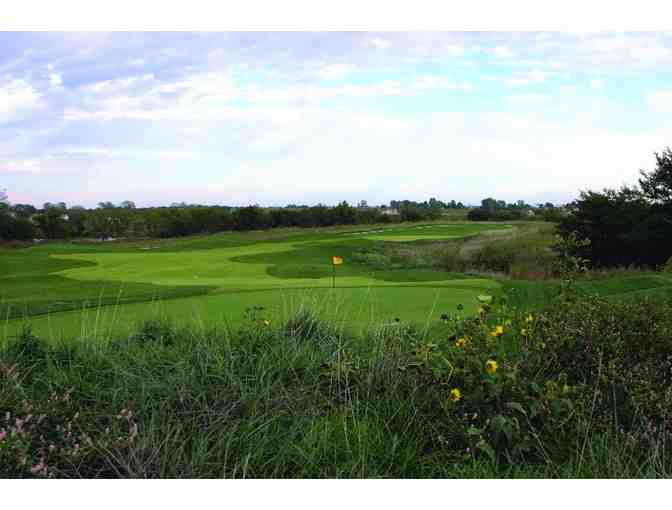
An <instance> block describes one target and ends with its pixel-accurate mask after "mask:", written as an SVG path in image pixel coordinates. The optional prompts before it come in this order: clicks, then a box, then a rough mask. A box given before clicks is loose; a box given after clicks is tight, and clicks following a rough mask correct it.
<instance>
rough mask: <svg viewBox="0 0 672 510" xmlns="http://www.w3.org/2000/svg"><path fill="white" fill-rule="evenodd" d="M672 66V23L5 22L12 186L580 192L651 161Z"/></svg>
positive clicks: (157, 195) (1, 105)
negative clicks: (91, 26)
mask: <svg viewBox="0 0 672 510" xmlns="http://www.w3.org/2000/svg"><path fill="white" fill-rule="evenodd" d="M671 62H672V33H670V32H646V33H635V32H617V33H608V32H600V33H559V32H525V33H521V32H482V33H478V32H476V33H475V32H403V33H395V32H321V33H320V32H298V33H297V32H289V33H273V32H221V33H141V32H133V33H125V34H120V33H100V32H93V33H17V32H4V33H1V34H0V126H2V129H3V135H2V137H0V188H6V189H7V192H8V194H9V199H10V201H11V202H13V203H31V204H35V205H39V204H42V203H44V202H61V201H62V202H66V203H68V204H69V205H82V206H85V207H95V205H96V204H97V203H98V202H99V201H111V202H114V203H119V202H121V201H123V200H131V201H133V202H135V203H136V204H137V205H138V207H154V206H166V205H167V204H170V203H173V202H187V203H200V204H204V205H208V204H224V203H226V204H230V205H232V206H244V205H248V204H253V203H258V204H260V205H263V206H265V207H277V206H283V205H285V204H288V203H309V204H317V203H325V204H329V205H330V204H335V203H337V202H340V201H342V200H346V201H348V202H349V203H351V204H356V203H357V202H358V201H360V200H367V201H368V202H369V203H372V204H383V203H389V202H390V200H398V199H399V198H400V197H403V199H408V200H415V201H423V200H427V199H428V198H429V197H432V196H433V197H436V198H437V199H439V200H442V201H449V200H455V201H461V202H463V203H465V204H466V203H470V204H474V203H479V202H480V200H481V199H482V198H483V197H488V196H492V197H495V198H497V199H501V200H506V201H507V202H512V201H515V200H519V199H521V200H525V201H526V202H528V203H530V204H536V203H539V202H542V203H543V202H553V203H555V204H561V203H568V202H571V201H572V200H573V199H574V198H576V197H577V196H578V194H579V191H582V190H587V189H593V190H601V189H603V188H606V187H611V188H615V187H619V186H621V185H624V184H625V185H632V184H634V183H636V182H637V178H638V177H639V170H640V169H645V170H646V169H650V168H652V167H653V166H654V163H655V161H654V157H653V153H654V152H656V151H661V150H662V149H663V148H664V147H666V146H667V145H669V140H672V128H671V127H670V126H669V123H666V118H665V116H666V115H669V113H670V112H672V87H670V86H669V83H672V79H671V78H672V76H671V74H672V71H671V70H672V67H668V68H667V69H670V70H664V69H662V68H661V66H662V65H664V64H669V63H671ZM661 69H662V70H661ZM100 190H106V191H105V192H101V191H100Z"/></svg>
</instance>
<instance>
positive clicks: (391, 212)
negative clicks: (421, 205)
mask: <svg viewBox="0 0 672 510" xmlns="http://www.w3.org/2000/svg"><path fill="white" fill-rule="evenodd" d="M381 212H382V213H383V214H384V215H386V216H399V209H395V208H393V207H383V208H382V210H381Z"/></svg>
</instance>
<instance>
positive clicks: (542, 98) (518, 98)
mask: <svg viewBox="0 0 672 510" xmlns="http://www.w3.org/2000/svg"><path fill="white" fill-rule="evenodd" d="M548 99H549V97H548V96H547V95H545V94H534V93H531V94H515V95H512V96H509V97H507V100H508V101H510V102H513V103H520V104H530V103H533V104H534V103H543V102H546V101H548Z"/></svg>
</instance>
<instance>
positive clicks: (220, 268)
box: [0, 223, 510, 338]
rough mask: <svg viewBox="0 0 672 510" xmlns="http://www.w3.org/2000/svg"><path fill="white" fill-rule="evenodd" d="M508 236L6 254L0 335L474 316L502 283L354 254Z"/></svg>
mask: <svg viewBox="0 0 672 510" xmlns="http://www.w3.org/2000/svg"><path fill="white" fill-rule="evenodd" d="M503 228H510V226H508V225H488V224H477V225H474V224H464V223H452V224H430V225H408V226H407V225H404V226H394V227H379V228H371V229H369V230H363V229H361V228H359V229H353V228H352V227H351V228H350V229H349V230H348V229H343V228H341V229H331V231H326V230H325V231H319V230H318V229H313V230H305V231H299V230H297V229H293V230H287V231H285V232H284V235H283V232H268V233H266V234H264V233H260V232H252V233H234V234H218V235H213V236H207V237H205V236H201V237H194V238H185V239H178V240H171V241H170V242H166V241H161V242H158V241H147V242H134V243H131V242H129V243H114V244H105V243H98V244H89V245H77V244H69V245H62V244H61V245H47V246H38V247H34V248H29V249H26V250H21V252H20V253H19V252H17V251H16V250H15V251H13V252H3V254H2V255H1V256H2V257H5V255H7V258H6V259H4V261H3V264H2V266H0V267H2V269H3V273H2V274H1V278H2V281H3V282H7V285H4V286H3V291H2V296H1V297H2V302H3V303H5V315H6V316H5V320H4V323H3V326H2V328H1V329H0V334H2V336H3V337H5V338H6V337H9V336H12V335H14V334H16V332H17V330H18V329H19V328H21V327H22V326H23V324H24V323H26V322H29V323H30V324H31V326H32V327H33V330H34V331H35V333H37V334H39V335H41V336H44V337H47V338H60V337H72V336H76V337H87V338H111V337H113V336H115V335H123V334H127V333H128V332H130V331H131V330H132V329H133V328H134V327H136V326H137V323H138V322H140V321H142V320H144V319H147V318H151V317H155V316H157V315H160V316H166V317H169V318H171V319H173V320H174V321H175V322H178V323H183V324H190V323H194V321H195V322H196V323H197V324H202V325H203V326H204V327H205V326H211V325H214V324H226V325H229V326H236V325H240V324H242V323H243V322H244V321H245V320H246V317H245V311H246V309H247V308H249V307H263V309H264V311H263V315H264V318H266V319H268V320H270V321H273V322H274V323H277V322H278V321H282V320H284V319H286V318H287V317H288V316H289V315H291V314H292V313H294V312H295V311H296V310H298V309H300V308H302V307H303V308H310V309H312V310H315V311H317V312H318V313H320V314H321V315H323V316H325V317H329V318H331V319H333V320H336V321H337V322H340V323H341V325H342V327H347V328H362V327H370V326H373V325H376V324H379V323H385V322H389V321H393V320H395V319H399V320H400V321H405V322H415V323H419V324H422V323H428V322H430V321H431V320H432V319H435V318H437V317H438V316H440V314H441V313H444V312H453V311H454V310H455V308H456V306H457V305H458V304H462V305H464V306H465V313H470V312H473V310H474V307H475V302H476V299H475V298H476V296H477V295H478V294H480V293H483V292H485V291H492V290H494V289H497V288H499V284H498V283H497V282H495V281H494V280H490V279H483V278H473V277H467V276H465V275H459V274H451V273H446V272H442V271H435V270H402V269H399V270H393V269H385V270H380V269H379V270H375V269H373V268H372V267H370V266H367V265H365V264H362V263H358V262H356V259H357V257H356V254H357V253H359V252H362V251H366V250H367V249H370V248H371V247H372V246H374V244H375V243H380V242H405V243H409V245H411V244H412V243H413V242H422V241H425V240H433V239H436V240H441V239H444V240H447V239H455V238H459V237H465V236H469V235H473V234H477V233H479V232H482V231H486V230H493V229H503ZM333 255H338V256H341V257H343V258H344V259H345V264H343V265H342V266H339V267H338V268H337V269H336V289H332V288H331V287H332V284H333V280H332V275H333V273H332V272H333V268H332V266H331V264H330V261H331V257H332V256H333ZM10 257H14V259H13V262H12V261H11V260H10ZM22 310H23V311H24V313H23V314H21V313H18V314H17V311H18V312H21V311H22ZM16 315H18V317H17V318H13V317H16Z"/></svg>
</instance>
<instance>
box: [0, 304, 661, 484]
mask: <svg viewBox="0 0 672 510" xmlns="http://www.w3.org/2000/svg"><path fill="white" fill-rule="evenodd" d="M582 310H583V305H582V304H581V303H578V304H577V306H576V309H575V315H576V317H574V320H575V321H578V323H580V322H581V315H580V314H581V311H582ZM645 310H646V307H644V308H641V307H640V308H634V309H632V310H629V311H628V309H625V308H618V309H616V308H615V309H614V310H613V311H612V312H609V310H608V309H602V311H603V312H608V313H605V315H604V317H603V322H601V323H600V324H601V326H596V327H598V328H599V327H605V326H606V327H608V328H613V327H615V325H614V324H611V322H613V321H612V319H611V318H610V317H611V315H614V317H616V318H617V320H618V321H625V322H624V324H629V329H628V328H626V330H627V331H629V332H628V333H626V335H625V337H624V340H626V341H628V342H629V343H628V344H626V345H630V348H634V349H637V348H638V347H637V346H638V345H639V342H638V339H637V335H636V332H637V324H636V323H634V322H633V323H629V322H628V321H633V320H634V321H636V320H647V319H646V318H642V317H641V313H640V312H641V311H645ZM264 312H265V310H264V309H260V308H259V307H257V308H256V309H254V310H252V311H251V313H250V314H249V315H248V322H247V324H246V325H244V326H243V327H241V328H239V329H237V330H235V331H230V330H229V329H227V328H226V327H218V328H212V329H208V330H203V329H201V328H200V327H198V326H195V327H194V325H192V327H189V328H182V327H178V326H176V325H175V324H174V323H171V322H166V321H158V322H157V321H152V322H148V323H143V324H140V325H139V326H138V328H137V329H136V331H135V332H134V334H133V335H132V336H130V337H128V338H126V339H118V340H116V341H113V342H109V343H108V344H105V345H102V344H95V343H92V342H87V341H85V339H82V341H80V342H74V343H73V342H68V343H65V344H62V345H56V346H48V345H46V344H44V343H43V342H42V341H41V340H40V339H39V338H37V337H35V336H34V335H33V334H32V333H29V332H24V334H23V335H22V338H21V339H20V340H19V341H18V342H15V343H12V344H10V345H8V346H6V348H5V349H3V350H0V383H1V384H3V385H4V386H2V388H3V390H4V391H2V392H0V409H2V410H3V411H5V412H10V414H11V417H12V420H13V419H14V417H15V416H22V417H25V416H24V413H26V410H25V409H26V407H25V406H26V402H27V403H28V404H29V405H30V406H32V407H31V412H35V413H36V414H40V413H46V421H45V422H43V423H45V424H46V425H44V426H43V429H42V430H43V432H45V433H47V434H48V437H49V438H50V440H51V441H53V442H54V443H55V444H56V445H57V447H58V450H56V451H57V454H54V460H53V461H51V460H49V461H48V462H47V464H48V465H49V466H50V467H51V469H52V471H51V473H53V475H54V476H57V477H85V478H91V477H132V478H220V477H222V478H305V477H308V478H630V477H632V478H644V477H651V478H661V477H669V476H670V474H671V472H670V453H669V450H668V449H667V448H666V446H665V443H656V447H655V448H641V447H637V446H633V445H632V444H630V443H628V442H627V441H624V440H623V434H622V433H621V432H619V431H618V430H616V429H609V428H607V430H606V431H605V430H603V429H598V428H596V427H595V426H594V423H593V422H595V423H596V420H594V416H593V413H592V412H591V410H590V408H587V409H584V408H582V407H581V406H578V405H577V407H576V409H577V413H578V414H575V415H572V416H571V419H570V420H568V421H567V422H566V423H565V424H564V425H563V427H566V428H567V429H568V430H567V436H568V437H570V438H571V437H574V438H575V440H570V441H567V442H565V443H561V444H557V441H555V438H554V437H552V436H542V437H539V438H537V440H536V441H533V442H532V444H535V445H539V444H540V445H541V446H540V448H541V450H543V451H544V452H545V455H547V457H546V458H540V457H538V456H537V455H535V454H534V452H528V453H527V454H526V456H525V457H523V458H517V459H516V460H515V461H514V460H510V459H507V457H506V456H497V457H495V458H489V457H488V456H487V455H485V454H484V453H483V452H480V453H478V452H477V451H475V450H474V449H470V450H465V448H464V444H463V443H462V442H461V440H460V439H459V436H457V435H453V431H454V430H455V429H456V428H457V427H460V426H461V425H460V423H461V420H462V418H461V416H462V413H460V412H459V409H460V408H459V407H458V408H453V407H446V405H445V402H446V401H447V394H448V390H449V388H450V385H448V386H447V387H446V385H445V384H441V380H440V379H439V380H438V381H437V380H435V378H434V377H431V376H428V374H427V373H425V372H423V370H422V367H418V366H417V363H415V361H417V360H418V352H419V351H418V349H421V348H422V346H427V347H431V346H432V345H435V344H433V343H432V342H436V343H439V344H440V343H444V344H445V343H446V339H445V337H446V334H445V331H444V332H443V333H442V334H438V333H439V332H437V334H435V335H428V334H427V333H425V332H423V331H422V330H419V329H417V328H414V327H412V326H411V325H408V324H403V323H396V322H393V323H392V324H389V325H386V326H384V327H378V328H374V329H371V330H370V331H369V332H368V333H367V335H366V336H364V337H361V338H359V337H353V336H350V335H348V334H344V332H343V331H342V330H341V328H340V327H339V326H338V324H333V323H329V322H325V321H323V320H322V319H321V318H320V317H319V316H318V315H316V314H314V313H312V311H311V310H310V309H308V308H305V309H303V310H301V311H300V313H298V314H296V315H293V316H291V317H289V318H288V320H287V321H286V322H281V323H279V324H272V325H270V326H267V325H265V324H264V323H263V320H264V319H263V316H264ZM657 313H658V315H655V314H653V315H651V320H652V321H658V322H660V324H661V325H663V323H664V321H665V320H667V321H668V323H669V314H668V316H667V318H665V317H666V316H665V314H664V313H663V314H661V313H660V311H659V312H657ZM536 320H539V327H542V326H543V325H544V324H546V326H543V328H547V329H548V331H547V332H546V333H544V331H541V330H539V331H537V334H539V335H540V336H542V337H543V335H542V334H545V335H546V336H548V335H550V334H555V335H558V334H560V333H562V331H563V329H562V328H563V325H562V324H560V323H558V322H557V321H548V322H544V321H542V320H541V319H536ZM605 321H606V322H605ZM661 321H663V322H661ZM658 322H656V323H658ZM574 326H576V324H573V325H572V327H574ZM443 327H444V328H446V326H445V325H444V326H443ZM663 329H664V328H658V329H656V327H655V324H652V326H651V331H657V333H656V334H659V335H661V340H666V341H667V342H668V343H669V334H668V333H666V332H665V331H663ZM596 331H602V330H600V329H597V330H596ZM603 333H604V331H603ZM664 335H667V336H665V337H664V338H663V336H664ZM561 337H562V335H560V336H559V338H561ZM596 340H599V341H604V342H605V343H604V345H605V347H606V346H607V341H608V340H609V339H608V338H607V337H606V336H598V337H597V338H596ZM518 341H519V342H520V341H521V340H520V339H518ZM547 341H549V342H550V339H549V340H547ZM447 345H448V347H450V346H451V345H452V340H448V341H447ZM511 345H512V346H515V345H517V344H516V343H513V344H511ZM549 347H550V344H549ZM557 347H558V349H557V351H556V350H553V351H550V352H549V354H548V356H549V357H553V355H555V354H558V353H562V352H563V349H562V347H563V346H562V345H558V346H557ZM665 349H668V350H669V345H668V346H666V347H665ZM514 351H515V348H511V349H510V351H509V352H510V353H511V354H513V353H514ZM577 352H578V351H577ZM504 355H505V353H502V356H504ZM652 356H653V355H649V358H647V359H648V361H649V362H651V361H652V359H653V361H654V362H655V363H657V361H658V360H657V359H655V357H654V358H652ZM541 359H544V358H541ZM600 359H601V358H600ZM511 368H512V370H513V366H512V367H511ZM538 369H539V372H549V373H551V374H553V373H555V372H554V371H555V370H559V369H561V366H558V367H556V368H549V366H543V365H540V366H539V367H538ZM501 370H502V371H504V363H503V362H502V366H501ZM512 373H513V371H512ZM430 374H431V372H430ZM585 376H586V377H587V378H589V380H590V377H592V375H591V374H590V373H589V372H586V373H585ZM437 377H438V376H437ZM530 382H532V381H530ZM579 382H580V381H576V380H570V381H569V383H570V384H572V385H574V384H578V383H579ZM593 394H594V393H593V392H592V391H589V392H588V393H587V394H586V395H585V397H586V398H585V400H587V401H588V402H591V401H592V399H593ZM50 395H51V396H50ZM63 395H67V399H66V398H63ZM609 395H610V394H609V392H606V393H605V394H603V398H604V399H605V400H607V401H608V400H609ZM577 403H578V402H577ZM607 403H608V402H607ZM460 405H462V403H460ZM464 405H466V406H468V405H469V404H468V397H467V396H465V401H464ZM467 408H468V407H467ZM582 409H583V410H582ZM609 412H610V411H609ZM3 414H4V413H3ZM607 414H609V413H607ZM129 416H130V418H129ZM61 424H63V425H65V426H66V427H67V426H68V424H70V427H71V429H72V430H73V433H74V437H75V440H79V438H81V437H83V436H80V434H81V433H82V432H86V433H87V435H88V436H89V437H92V438H93V441H92V443H91V445H92V446H90V447H89V446H85V443H84V442H82V444H81V446H82V447H81V448H80V447H77V448H75V447H74V446H73V444H74V443H73V441H70V440H69V439H68V437H69V436H62V435H60V436H59V435H58V434H57V433H54V434H53V435H49V433H50V432H54V431H55V430H56V429H54V428H53V427H56V426H60V425H61ZM1 426H2V427H7V426H9V425H8V424H6V423H5V424H2V425H1ZM26 428H29V427H28V426H26ZM107 428H109V429H111V432H110V433H109V434H108V433H106V432H104V431H105V430H106V429H107ZM68 430H70V428H68ZM633 430H637V429H633ZM25 439H26V442H25V443H23V444H30V445H33V446H28V447H26V446H19V451H20V452H24V453H25V454H26V455H27V456H28V458H29V462H28V468H26V469H23V470H22V468H21V466H20V464H19V463H17V462H16V459H15V458H14V457H12V456H9V457H5V458H3V461H4V463H0V469H3V470H4V471H2V472H3V475H4V476H6V477H7V476H31V473H30V470H29V468H30V466H32V465H33V463H36V462H37V458H39V453H38V452H37V450H36V448H37V446H36V445H38V444H39V441H40V439H39V437H37V436H36V437H31V436H27V438H25ZM29 440H30V441H29ZM31 441H33V442H31ZM21 448H23V449H21ZM1 452H2V451H1V450H0V454H1ZM73 452H75V453H73ZM59 455H60V456H59ZM10 460H11V462H10ZM35 476H39V475H35Z"/></svg>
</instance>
